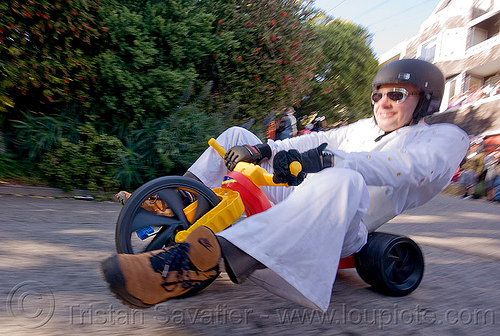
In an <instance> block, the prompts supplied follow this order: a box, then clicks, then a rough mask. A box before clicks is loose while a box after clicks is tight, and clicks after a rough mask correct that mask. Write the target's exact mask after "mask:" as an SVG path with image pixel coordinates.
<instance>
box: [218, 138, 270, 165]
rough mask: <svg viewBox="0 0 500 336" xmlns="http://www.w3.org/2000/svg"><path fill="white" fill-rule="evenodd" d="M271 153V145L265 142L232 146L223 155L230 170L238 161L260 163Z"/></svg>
mask: <svg viewBox="0 0 500 336" xmlns="http://www.w3.org/2000/svg"><path fill="white" fill-rule="evenodd" d="M271 155H272V152H271V147H269V145H267V144H258V145H253V146H251V145H242V146H234V147H232V148H231V149H230V150H228V151H227V153H226V155H224V162H225V164H226V167H227V169H229V170H230V171H232V170H234V168H235V167H236V164H237V163H238V162H248V163H260V162H261V161H263V160H265V159H269V158H270V157H271Z"/></svg>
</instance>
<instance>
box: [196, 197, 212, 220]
mask: <svg viewBox="0 0 500 336" xmlns="http://www.w3.org/2000/svg"><path fill="white" fill-rule="evenodd" d="M197 201H198V204H197V206H196V213H195V215H194V218H193V223H194V222H196V221H197V220H198V219H200V218H201V216H203V215H204V214H206V213H207V212H208V211H210V210H211V209H212V208H213V206H212V205H211V204H210V203H209V202H208V200H207V199H206V198H204V197H198V199H197Z"/></svg>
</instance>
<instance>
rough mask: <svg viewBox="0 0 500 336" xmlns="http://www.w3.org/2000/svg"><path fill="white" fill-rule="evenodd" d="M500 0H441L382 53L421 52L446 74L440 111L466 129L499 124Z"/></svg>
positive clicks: (385, 58)
mask: <svg viewBox="0 0 500 336" xmlns="http://www.w3.org/2000/svg"><path fill="white" fill-rule="evenodd" d="M499 33H500V0H441V1H440V2H439V4H438V5H437V6H436V8H435V9H434V11H433V12H432V14H431V15H430V16H429V17H428V18H427V19H426V20H425V21H424V22H423V23H422V25H421V26H420V31H419V33H418V34H417V35H416V36H414V37H412V38H410V39H408V40H406V41H404V42H402V43H400V44H399V45H397V46H395V47H394V48H392V49H391V50H389V51H388V52H386V53H384V54H383V55H381V56H380V58H379V62H380V63H381V64H385V63H387V62H390V61H392V60H396V59H402V58H420V59H424V60H427V61H430V62H432V63H434V64H435V65H437V66H438V67H439V68H440V69H441V70H442V71H443V73H444V75H445V78H446V87H445V94H444V98H443V103H442V105H441V109H440V113H437V114H435V115H434V116H433V117H431V118H429V120H428V122H430V123H434V122H452V123H455V124H457V125H459V126H460V127H462V128H463V129H464V130H465V131H466V132H468V133H469V134H471V135H472V134H474V135H478V134H481V133H484V132H487V131H489V132H491V131H494V130H500V34H499Z"/></svg>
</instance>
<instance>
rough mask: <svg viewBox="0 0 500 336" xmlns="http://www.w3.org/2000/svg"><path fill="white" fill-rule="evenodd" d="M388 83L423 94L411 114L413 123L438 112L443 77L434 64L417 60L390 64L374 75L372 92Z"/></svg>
mask: <svg viewBox="0 0 500 336" xmlns="http://www.w3.org/2000/svg"><path fill="white" fill-rule="evenodd" d="M390 83H408V84H412V85H414V86H416V87H418V88H419V89H420V90H421V91H422V92H423V95H422V98H420V101H419V103H418V105H417V107H416V108H415V111H414V112H413V123H417V122H418V121H419V120H420V119H421V118H423V117H425V116H428V115H430V114H432V113H434V112H436V111H438V110H439V105H440V104H441V99H442V98H443V92H444V76H443V73H442V72H441V70H439V68H438V67H437V66H435V65H434V64H432V63H429V62H426V61H423V60H419V59H402V60H399V61H394V62H391V63H389V64H387V65H385V66H383V67H382V68H381V69H380V70H379V72H378V73H377V74H376V75H375V78H374V79H373V83H372V90H378V89H379V88H380V86H381V85H382V84H390Z"/></svg>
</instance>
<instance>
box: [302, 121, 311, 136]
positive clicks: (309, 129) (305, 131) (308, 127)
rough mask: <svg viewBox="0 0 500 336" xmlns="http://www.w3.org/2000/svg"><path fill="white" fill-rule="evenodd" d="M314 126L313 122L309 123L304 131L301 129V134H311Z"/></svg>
mask: <svg viewBox="0 0 500 336" xmlns="http://www.w3.org/2000/svg"><path fill="white" fill-rule="evenodd" d="M312 128H313V124H307V125H306V126H305V127H304V129H303V130H302V131H300V135H303V134H309V133H311V130H312Z"/></svg>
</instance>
